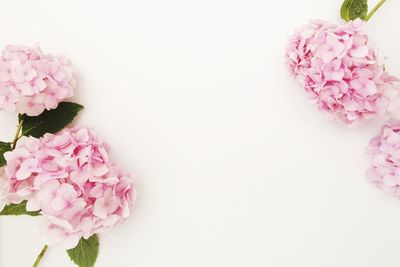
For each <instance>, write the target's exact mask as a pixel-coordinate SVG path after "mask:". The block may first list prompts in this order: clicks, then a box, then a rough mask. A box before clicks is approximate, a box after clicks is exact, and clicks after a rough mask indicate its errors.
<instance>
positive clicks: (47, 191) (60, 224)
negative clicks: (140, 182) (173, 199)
mask: <svg viewBox="0 0 400 267" xmlns="http://www.w3.org/2000/svg"><path fill="white" fill-rule="evenodd" d="M4 157H5V159H6V161H7V165H6V167H5V175H4V176H0V177H1V179H4V180H3V181H2V182H1V183H2V184H3V186H4V191H5V194H4V197H3V201H4V202H5V203H6V204H10V203H20V202H21V201H23V200H27V205H26V208H27V210H28V211H37V210H40V211H41V212H40V213H41V214H42V215H43V216H42V217H43V219H44V220H45V230H46V231H44V232H45V234H46V244H48V245H55V244H60V245H61V246H63V247H64V248H66V249H71V248H74V247H75V246H76V245H77V244H78V242H79V240H80V239H81V238H82V237H84V238H89V237H90V236H92V235H93V234H96V233H101V232H103V231H105V230H107V229H109V228H111V227H113V226H115V225H117V224H120V223H122V222H123V221H124V220H125V219H126V218H127V217H128V215H129V213H130V207H131V205H132V203H133V201H134V199H135V195H136V190H135V186H134V184H133V182H132V180H131V178H130V177H129V176H128V175H126V174H124V173H123V172H122V171H121V170H120V169H119V168H118V166H116V165H115V164H114V163H113V162H112V161H111V160H110V158H109V149H108V146H107V145H106V144H105V143H104V142H103V141H102V140H101V139H99V138H98V137H97V136H96V134H95V133H94V132H93V130H91V129H90V128H86V127H75V128H66V129H64V130H63V131H61V132H59V133H57V134H45V135H44V136H43V137H42V138H40V139H38V138H34V137H22V138H21V139H20V141H19V142H18V143H17V146H16V148H15V149H14V150H13V151H10V152H6V153H5V154H4ZM1 179H0V180H1Z"/></svg>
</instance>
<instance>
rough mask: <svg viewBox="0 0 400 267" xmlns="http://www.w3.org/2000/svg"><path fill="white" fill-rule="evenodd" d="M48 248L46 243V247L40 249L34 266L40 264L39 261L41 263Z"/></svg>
mask: <svg viewBox="0 0 400 267" xmlns="http://www.w3.org/2000/svg"><path fill="white" fill-rule="evenodd" d="M47 248H48V246H47V245H44V247H43V248H42V251H40V253H39V255H38V256H37V258H36V261H35V263H34V264H33V267H37V266H39V263H40V261H41V260H42V258H43V256H44V254H45V253H46V251H47Z"/></svg>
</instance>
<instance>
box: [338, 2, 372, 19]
mask: <svg viewBox="0 0 400 267" xmlns="http://www.w3.org/2000/svg"><path fill="white" fill-rule="evenodd" d="M367 13H368V0H345V1H344V2H343V4H342V8H341V9H340V15H341V17H342V19H344V20H345V21H350V20H355V19H357V18H360V19H362V20H365V18H366V17H367Z"/></svg>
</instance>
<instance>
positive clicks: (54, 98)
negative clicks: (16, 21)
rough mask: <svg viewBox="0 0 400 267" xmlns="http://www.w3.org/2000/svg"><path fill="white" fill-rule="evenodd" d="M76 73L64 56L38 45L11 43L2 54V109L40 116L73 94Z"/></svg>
mask: <svg viewBox="0 0 400 267" xmlns="http://www.w3.org/2000/svg"><path fill="white" fill-rule="evenodd" d="M76 82H77V74H76V73H75V71H74V70H73V68H72V67H71V65H70V62H69V61H68V60H67V59H65V58H64V57H61V56H52V55H45V54H43V53H42V51H41V50H40V48H39V47H38V46H36V47H33V48H30V47H28V46H13V45H8V46H7V47H6V48H5V50H4V51H3V53H2V55H1V56H0V110H5V111H7V112H10V113H14V112H17V113H20V114H27V115H29V116H37V115H39V114H41V113H42V112H43V111H44V110H45V109H47V110H50V109H54V108H56V107H57V105H58V103H59V102H62V101H63V100H65V99H67V98H70V97H72V96H73V94H74V89H75V87H76Z"/></svg>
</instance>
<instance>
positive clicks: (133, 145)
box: [0, 0, 400, 267]
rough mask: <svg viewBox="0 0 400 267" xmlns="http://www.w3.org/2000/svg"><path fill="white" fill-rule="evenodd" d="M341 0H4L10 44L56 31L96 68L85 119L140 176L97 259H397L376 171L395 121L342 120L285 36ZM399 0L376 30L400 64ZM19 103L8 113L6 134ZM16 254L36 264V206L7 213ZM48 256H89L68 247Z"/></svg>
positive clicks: (281, 263)
mask: <svg viewBox="0 0 400 267" xmlns="http://www.w3.org/2000/svg"><path fill="white" fill-rule="evenodd" d="M340 4H341V1H339V0H325V1H318V0H302V1H270V0H240V1H235V0H233V1H232V0H202V1H193V0H180V1H179V0H169V1H165V0H147V1H122V0H114V1H104V2H102V1H98V0H97V1H94V0H93V1H88V0H86V1H81V0H69V1H54V0H46V1H44V0H35V1H29V0H26V1H17V0H14V1H1V2H0V10H1V11H2V12H1V16H0V25H2V27H1V33H0V46H1V47H3V46H4V45H5V44H7V43H17V44H21V43H22V44H33V43H35V42H40V44H41V46H42V48H43V50H44V51H45V52H51V53H64V54H65V55H67V56H68V57H69V58H70V59H71V60H72V61H73V62H74V64H75V66H76V67H77V68H78V69H79V70H80V73H81V79H80V83H79V89H78V93H77V97H76V101H78V102H81V103H83V104H84V105H85V106H86V109H85V111H84V112H83V114H82V116H81V117H80V119H79V122H80V123H83V124H87V125H90V126H92V127H94V128H95V129H96V130H97V131H98V132H99V134H100V135H101V136H102V137H103V138H104V139H105V140H107V141H108V142H109V143H110V144H111V145H112V148H113V156H114V158H116V159H117V160H118V162H120V164H121V165H122V166H123V167H124V168H125V169H127V170H129V171H131V172H134V173H135V174H136V177H137V179H138V184H139V188H138V190H139V198H138V201H137V205H136V209H135V216H133V217H132V218H131V219H130V220H129V221H128V222H127V223H126V225H125V226H122V227H119V228H117V229H115V230H114V231H112V232H110V233H109V234H107V235H102V236H101V248H100V249H101V252H100V256H99V258H98V263H97V265H96V267H106V266H115V267H128V266H129V267H130V266H136V267H158V266H176V267H187V266H190V267H197V266H199V267H200V266H201V267H203V266H209V267H220V266H230V267H239V266H240V267H241V266H252V267H259V266H260V267H261V266H263V267H266V266H273V267H292V266H304V267H321V266H324V267H338V266H340V267H355V266H362V267H376V266H385V267H397V266H398V265H399V263H398V261H399V257H398V251H399V250H398V245H399V241H400V231H399V225H400V201H399V200H396V199H393V198H390V197H387V196H385V195H383V193H381V192H379V191H378V190H376V189H375V188H373V187H372V186H370V185H369V184H368V183H367V182H366V181H365V179H364V171H365V169H366V167H367V165H368V157H367V156H366V155H365V154H364V151H365V146H366V144H367V142H368V140H369V139H370V138H371V137H372V136H373V135H375V134H376V133H377V131H378V129H379V127H380V124H381V122H379V121H376V122H372V123H369V124H368V125H366V126H363V127H361V128H358V129H348V128H346V127H344V126H342V125H339V124H336V123H334V122H331V121H328V120H327V119H326V118H325V117H324V116H322V115H321V114H320V113H318V112H317V111H316V110H315V109H314V108H313V107H312V106H310V105H309V104H308V102H307V99H306V97H305V94H304V93H303V92H302V89H301V88H299V87H298V86H297V85H296V84H295V83H294V82H293V81H292V80H291V78H290V77H289V76H288V74H287V72H286V68H285V66H284V63H283V53H284V52H283V51H284V46H285V44H286V41H287V38H288V36H289V35H290V34H291V33H292V32H293V30H294V28H296V27H298V26H299V25H301V24H304V23H306V22H307V21H308V20H309V19H312V18H324V19H328V20H332V21H339V17H338V10H339V7H340ZM399 10H400V2H399V1H394V0H393V1H390V0H389V1H387V3H386V4H385V5H384V7H383V8H382V10H380V11H379V13H378V14H377V15H376V16H375V17H374V18H373V19H372V20H371V23H370V30H371V37H372V38H373V39H374V40H375V41H376V43H377V44H378V45H379V46H380V49H381V51H382V54H383V55H384V56H387V58H388V60H386V65H387V68H388V70H389V71H390V72H391V73H392V74H395V75H400V53H398V51H399V50H398V49H399V47H400V39H399V30H398V27H397V26H396V25H399V22H400V17H399V16H398V12H399ZM13 119H14V117H12V116H9V115H4V114H1V115H0V123H1V131H0V137H1V138H2V139H11V138H12V135H13V133H14V130H15V128H14V127H15V125H14V121H13ZM0 222H1V232H0V237H1V238H0V240H1V247H0V266H1V267H15V266H31V265H32V263H33V261H34V259H35V257H36V255H37V254H38V253H39V251H40V249H41V246H42V244H41V241H40V235H39V234H38V233H37V231H36V225H35V223H34V221H33V219H31V218H22V217H20V218H0ZM41 266H42V267H50V266H58V267H67V266H73V264H72V263H70V261H69V259H68V258H67V256H66V254H65V252H64V251H62V250H59V249H57V248H52V249H50V250H49V251H48V253H47V254H46V256H45V258H44V260H43V262H42V265H41Z"/></svg>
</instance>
